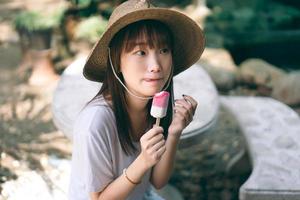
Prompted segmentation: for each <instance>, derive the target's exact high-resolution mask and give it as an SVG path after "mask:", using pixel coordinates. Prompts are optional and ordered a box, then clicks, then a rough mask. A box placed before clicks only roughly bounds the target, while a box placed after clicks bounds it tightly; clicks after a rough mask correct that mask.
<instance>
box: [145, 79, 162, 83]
mask: <svg viewBox="0 0 300 200" xmlns="http://www.w3.org/2000/svg"><path fill="white" fill-rule="evenodd" d="M144 80H145V82H147V83H150V84H156V83H158V82H160V81H161V80H162V78H145V79H144Z"/></svg>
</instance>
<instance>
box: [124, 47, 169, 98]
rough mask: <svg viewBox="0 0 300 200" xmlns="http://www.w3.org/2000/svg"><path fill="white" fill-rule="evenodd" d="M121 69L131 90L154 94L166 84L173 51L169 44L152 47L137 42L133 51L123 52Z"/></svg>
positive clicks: (138, 93)
mask: <svg viewBox="0 0 300 200" xmlns="http://www.w3.org/2000/svg"><path fill="white" fill-rule="evenodd" d="M120 61H121V62H120V71H121V73H122V75H123V77H124V81H125V84H126V86H127V87H128V89H129V90H130V91H133V92H134V93H135V94H137V95H141V96H153V95H154V94H155V93H157V92H160V91H161V90H162V89H163V87H164V85H165V84H166V82H167V80H168V78H169V76H170V73H171V67H172V53H171V49H170V48H169V47H167V46H165V47H162V48H158V47H153V48H150V47H149V45H147V44H146V43H139V44H136V45H135V47H134V48H133V50H132V51H130V52H124V51H123V52H122V53H121V60H120Z"/></svg>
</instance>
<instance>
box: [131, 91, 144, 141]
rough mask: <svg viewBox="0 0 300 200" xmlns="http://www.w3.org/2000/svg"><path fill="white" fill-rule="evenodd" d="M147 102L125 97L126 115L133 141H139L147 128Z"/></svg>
mask: <svg viewBox="0 0 300 200" xmlns="http://www.w3.org/2000/svg"><path fill="white" fill-rule="evenodd" d="M148 101H149V100H143V99H138V98H135V97H132V96H130V95H128V96H127V106H128V115H129V117H130V120H131V125H132V137H133V139H134V141H139V139H140V137H141V136H142V135H143V134H144V133H145V131H146V129H147V128H148V123H149V122H148V119H147V118H148V110H147V103H148Z"/></svg>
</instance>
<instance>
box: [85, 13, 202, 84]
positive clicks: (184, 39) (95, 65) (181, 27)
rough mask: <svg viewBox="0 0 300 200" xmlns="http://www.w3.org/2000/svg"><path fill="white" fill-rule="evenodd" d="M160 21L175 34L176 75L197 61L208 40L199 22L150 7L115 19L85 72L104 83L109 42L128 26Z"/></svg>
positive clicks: (98, 43)
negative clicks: (140, 22) (147, 21)
mask: <svg viewBox="0 0 300 200" xmlns="http://www.w3.org/2000/svg"><path fill="white" fill-rule="evenodd" d="M148 19H151V20H157V21H161V22H162V23H164V24H166V25H167V26H168V27H169V28H170V30H171V32H172V34H173V37H174V49H173V60H174V75H177V74H179V73H180V72H182V71H184V70H185V69H187V68H189V67H190V66H191V65H193V64H194V63H196V62H197V61H198V60H199V59H200V56H201V55H202V53H203V50H204V46H205V40H204V34H203V31H202V30H201V28H200V27H199V25H198V24H197V23H196V22H195V21H194V20H192V19H191V18H189V17H188V16H186V15H184V14H182V13H180V12H178V11H175V10H170V9H165V8H148V9H142V10H138V11H134V12H131V13H129V14H127V15H125V16H123V17H121V18H119V19H118V20H117V21H115V22H114V23H113V24H112V25H111V26H109V27H108V28H107V30H106V31H105V32H104V33H103V35H102V36H101V38H100V39H99V40H98V42H97V43H96V44H95V45H94V47H93V49H92V51H91V53H90V55H89V56H88V58H87V61H86V63H85V65H84V69H83V75H84V77H85V78H86V79H88V80H91V81H97V82H102V81H103V80H104V77H105V74H106V68H107V66H108V65H107V58H108V45H109V43H110V41H111V39H112V38H113V37H114V35H115V34H116V33H117V32H119V31H120V30H121V29H122V28H124V27H126V26H127V25H129V24H131V23H134V22H137V21H141V20H148Z"/></svg>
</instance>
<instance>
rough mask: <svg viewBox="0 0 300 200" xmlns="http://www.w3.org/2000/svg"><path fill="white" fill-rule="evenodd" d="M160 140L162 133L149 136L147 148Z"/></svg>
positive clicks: (162, 138) (162, 136) (162, 137)
mask: <svg viewBox="0 0 300 200" xmlns="http://www.w3.org/2000/svg"><path fill="white" fill-rule="evenodd" d="M162 140H164V135H163V134H162V133H160V134H158V135H156V136H155V137H153V138H151V139H150V140H149V142H148V145H147V146H148V148H150V147H152V146H154V145H155V144H157V143H158V142H160V141H162Z"/></svg>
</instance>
